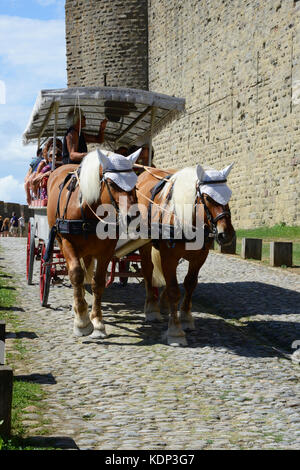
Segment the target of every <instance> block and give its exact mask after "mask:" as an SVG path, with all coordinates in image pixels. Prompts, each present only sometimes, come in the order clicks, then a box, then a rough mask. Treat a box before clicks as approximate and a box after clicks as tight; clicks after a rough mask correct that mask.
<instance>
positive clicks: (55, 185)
mask: <svg viewBox="0 0 300 470" xmlns="http://www.w3.org/2000/svg"><path fill="white" fill-rule="evenodd" d="M139 153H140V150H139V151H137V152H135V153H133V154H132V155H130V156H128V157H124V156H122V155H118V154H115V153H112V152H106V153H104V151H100V150H99V149H97V150H94V151H92V152H90V153H88V154H87V155H86V156H85V157H84V159H83V161H82V164H81V171H80V175H79V176H78V173H77V176H76V174H75V173H74V172H75V170H76V169H78V165H74V164H68V165H62V166H61V167H59V168H57V169H56V170H54V171H53V172H52V173H51V175H50V177H49V180H48V186H47V190H48V205H47V215H48V223H49V227H53V228H54V229H55V227H58V229H57V230H56V231H55V232H54V233H55V237H56V239H57V242H58V245H59V248H60V250H61V252H62V254H63V256H64V258H65V260H66V266H67V270H68V276H69V279H70V281H71V284H72V287H73V299H74V300H73V314H74V328H73V332H74V334H75V335H76V336H88V335H91V337H92V338H95V339H99V338H105V337H106V330H105V324H104V321H103V318H102V311H101V299H102V294H103V291H104V288H105V277H106V271H107V267H108V264H109V262H110V261H111V259H112V257H113V253H114V250H115V247H116V243H117V238H118V234H117V230H116V228H117V227H118V220H119V219H118V215H119V216H120V211H121V209H120V207H119V202H120V198H121V196H122V197H123V201H124V199H125V201H126V203H125V212H126V211H128V209H129V208H130V206H131V205H132V204H135V203H136V201H137V198H136V192H135V184H136V181H137V176H136V175H135V173H134V172H133V171H132V166H133V164H134V162H135V161H136V159H137V158H138V156H139ZM72 173H73V174H72ZM68 175H69V176H72V177H73V178H74V181H73V188H72V189H71V188H70V186H69V185H67V184H64V182H66V178H67V177H68ZM76 180H77V181H76ZM70 184H72V182H71V183H70ZM74 187H75V189H74ZM126 204H127V206H126ZM99 207H100V208H101V207H111V208H112V212H113V214H114V215H116V219H115V220H116V222H115V223H114V222H108V224H111V225H107V224H106V226H107V228H108V229H109V228H112V229H115V230H114V231H113V235H111V236H110V235H108V236H107V237H106V238H104V237H100V238H99V233H98V231H97V230H98V229H97V227H98V225H99V224H100V226H101V225H103V226H105V222H104V219H103V218H101V217H99V215H98V214H99V212H98V210H99ZM63 211H64V214H63V219H61V218H59V214H62V212H63ZM101 215H102V216H103V215H104V213H103V214H101ZM82 219H83V220H82ZM62 220H63V222H64V223H65V224H67V225H68V224H69V227H71V225H72V226H73V228H74V230H71V229H69V230H63V229H59V227H60V225H59V224H58V221H60V222H59V223H60V224H61V223H62V222H61V221H62ZM76 224H77V225H76ZM79 226H80V227H82V229H80V230H83V226H84V227H85V228H86V227H88V226H90V227H94V228H93V229H91V230H90V232H88V233H87V232H85V233H83V232H82V231H80V232H79V233H78V227H79ZM76 227H77V228H76ZM100 228H101V227H100ZM75 229H76V230H75ZM66 232H67V233H66ZM95 261H97V265H96V269H95V272H94V267H95V266H94V264H95ZM88 283H90V284H91V288H92V293H93V305H92V311H91V314H90V315H89V314H88V304H87V302H86V301H85V298H84V296H85V288H84V285H85V284H88Z"/></svg>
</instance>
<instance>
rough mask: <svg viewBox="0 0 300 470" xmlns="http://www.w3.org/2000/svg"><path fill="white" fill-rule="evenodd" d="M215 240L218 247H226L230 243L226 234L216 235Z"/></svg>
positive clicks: (229, 238)
mask: <svg viewBox="0 0 300 470" xmlns="http://www.w3.org/2000/svg"><path fill="white" fill-rule="evenodd" d="M217 238H218V242H219V243H220V245H226V243H229V242H230V241H231V237H230V236H229V235H228V233H226V232H221V233H218V237H217Z"/></svg>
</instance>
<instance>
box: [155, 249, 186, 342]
mask: <svg viewBox="0 0 300 470" xmlns="http://www.w3.org/2000/svg"><path fill="white" fill-rule="evenodd" d="M175 250H176V248H167V247H166V245H164V246H161V250H160V255H161V266H162V270H163V274H164V277H165V280H166V292H167V295H168V298H169V305H170V318H169V325H168V330H167V341H168V344H169V345H172V346H186V345H187V341H186V337H185V332H184V331H183V329H182V327H181V323H180V318H179V315H178V304H179V300H180V289H179V286H178V282H177V277H176V269H177V265H178V262H179V259H180V257H178V256H176V251H175Z"/></svg>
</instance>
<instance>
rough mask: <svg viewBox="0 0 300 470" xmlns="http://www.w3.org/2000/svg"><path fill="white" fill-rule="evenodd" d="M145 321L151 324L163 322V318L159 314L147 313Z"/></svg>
mask: <svg viewBox="0 0 300 470" xmlns="http://www.w3.org/2000/svg"><path fill="white" fill-rule="evenodd" d="M145 321H146V322H149V323H155V322H162V321H163V317H162V316H161V314H160V313H159V312H147V313H145Z"/></svg>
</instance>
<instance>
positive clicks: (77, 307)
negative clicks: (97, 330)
mask: <svg viewBox="0 0 300 470" xmlns="http://www.w3.org/2000/svg"><path fill="white" fill-rule="evenodd" d="M62 251H63V255H64V257H65V259H66V262H67V266H68V273H69V278H70V281H71V284H72V286H73V291H74V302H73V312H74V316H75V318H74V330H73V331H74V334H75V335H76V336H87V335H89V334H91V333H92V331H93V325H92V323H91V321H90V317H89V315H88V304H87V303H86V301H85V299H84V294H85V291H84V284H83V283H84V270H83V269H82V266H81V263H80V259H79V258H78V256H77V254H76V252H75V250H74V247H73V245H72V244H71V243H70V242H69V241H68V240H63V242H62Z"/></svg>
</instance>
